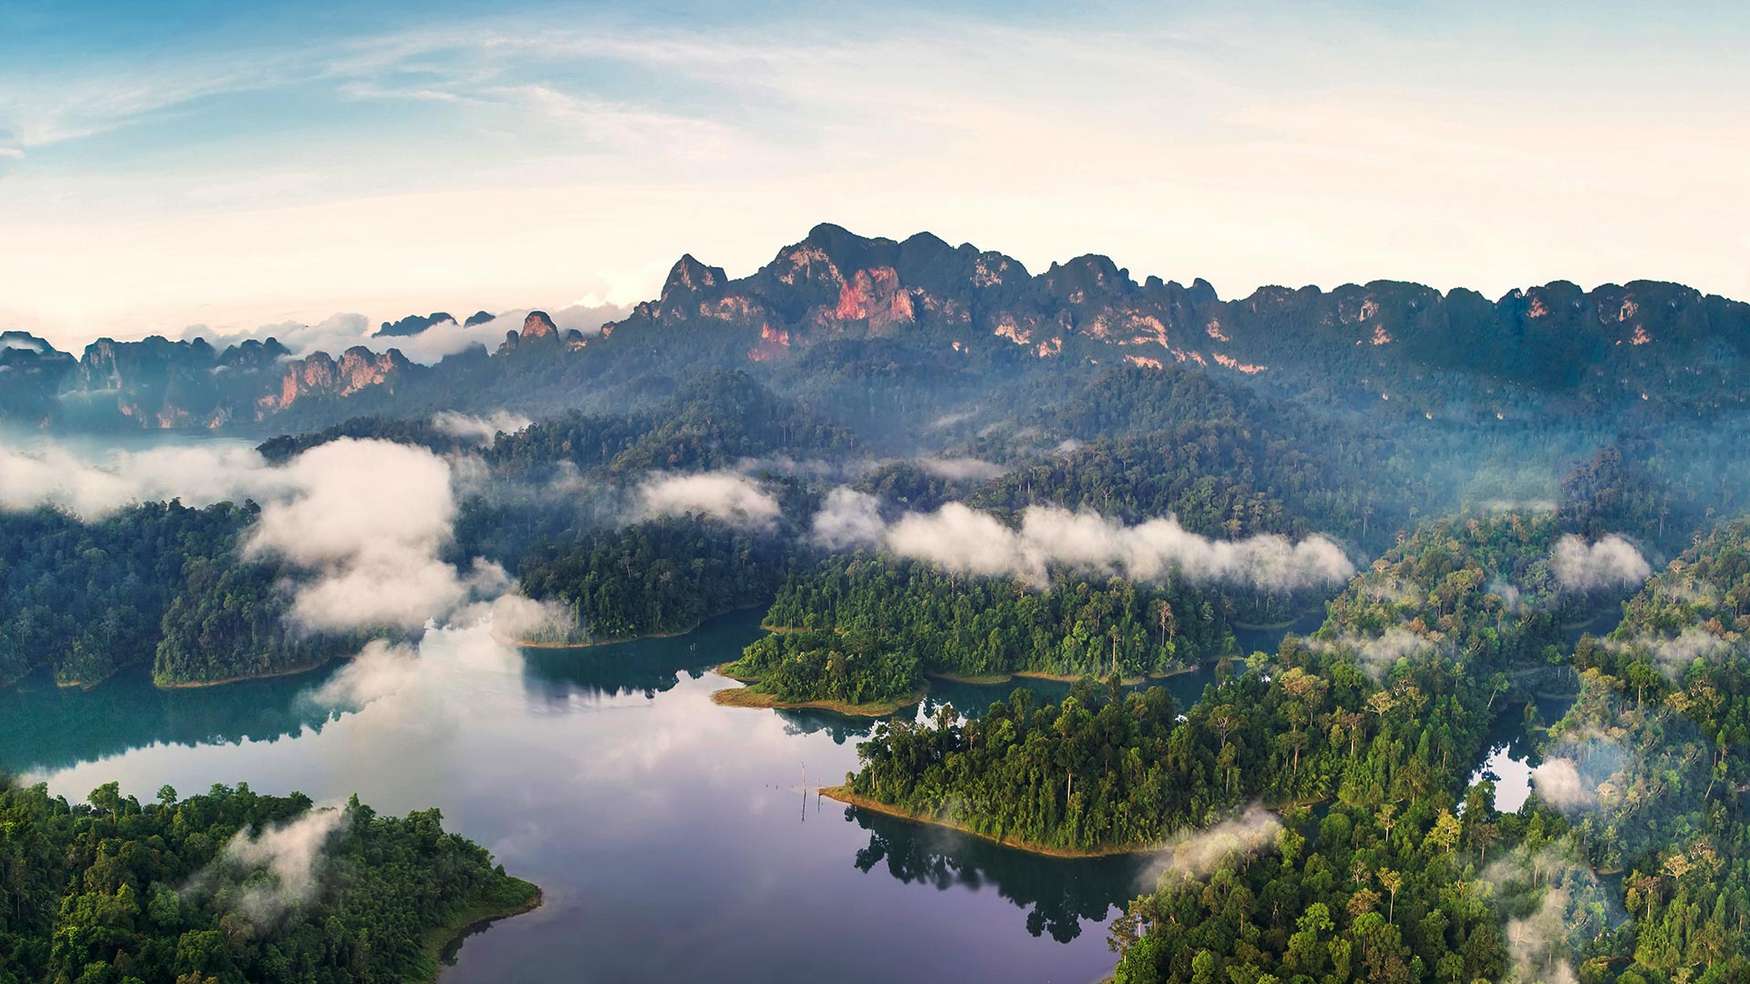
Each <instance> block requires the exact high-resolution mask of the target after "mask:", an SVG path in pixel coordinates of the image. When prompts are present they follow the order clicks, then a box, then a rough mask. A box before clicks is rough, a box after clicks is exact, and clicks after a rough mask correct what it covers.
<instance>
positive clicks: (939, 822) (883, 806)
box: [817, 784, 1154, 861]
mask: <svg viewBox="0 0 1750 984" xmlns="http://www.w3.org/2000/svg"><path fill="white" fill-rule="evenodd" d="M817 792H819V793H820V794H821V795H822V796H825V797H826V798H827V799H831V800H837V801H838V802H840V803H843V804H845V805H846V806H854V807H856V808H857V809H860V810H869V811H870V812H872V813H880V814H884V815H886V816H890V817H894V818H896V819H899V820H905V821H908V822H910V823H917V824H924V825H927V826H932V827H941V828H943V829H945V830H952V831H955V832H957V833H962V834H965V835H967V836H969V837H976V838H978V839H979V840H982V841H988V842H989V843H992V844H995V845H997V846H998V847H1006V848H1010V849H1011V850H1016V851H1023V852H1025V853H1027V854H1036V855H1039V856H1041V857H1048V858H1058V859H1060V860H1065V861H1075V860H1087V859H1090V858H1112V857H1120V856H1123V855H1134V854H1151V853H1153V851H1154V848H1152V847H1149V846H1145V845H1136V846H1130V847H1102V848H1095V849H1093V850H1081V849H1078V848H1073V847H1051V846H1049V845H1046V844H1034V843H1031V842H1029V841H1023V840H1005V839H1003V838H1001V837H998V836H996V835H995V834H987V833H985V832H983V831H980V830H974V829H972V828H971V827H969V826H967V825H965V824H963V823H960V822H958V821H955V820H947V819H943V818H941V817H931V816H926V815H924V814H921V813H917V812H914V811H912V810H908V809H905V808H904V807H899V806H894V805H893V804H891V803H883V802H881V801H880V800H874V799H870V798H869V797H867V796H860V795H858V794H856V793H854V792H852V791H851V787H850V786H849V785H848V784H845V785H839V786H821V787H820V788H819V789H818V790H817Z"/></svg>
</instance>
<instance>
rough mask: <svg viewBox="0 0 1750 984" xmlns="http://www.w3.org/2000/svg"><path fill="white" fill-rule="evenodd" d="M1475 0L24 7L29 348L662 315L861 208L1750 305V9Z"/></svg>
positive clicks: (1112, 246) (1034, 241) (9, 52)
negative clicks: (1641, 282)
mask: <svg viewBox="0 0 1750 984" xmlns="http://www.w3.org/2000/svg"><path fill="white" fill-rule="evenodd" d="M325 7H326V8H327V9H324V8H325ZM1456 7H1458V5H1424V4H1417V3H1409V2H1372V3H1359V2H1357V3H1294V4H1245V5H1215V4H1208V5H1205V4H1197V3H1155V4H1147V5H1125V4H1111V3H1097V4H1044V3H1032V2H1010V3H1002V4H997V3H972V4H959V3H953V2H941V0H939V2H931V3H922V4H914V5H906V4H898V5H871V4H855V5H830V4H806V5H802V4H797V5H791V4H777V3H769V2H756V3H746V4H689V3H677V2H658V3H644V4H599V3H598V4H588V3H583V4H577V3H573V4H554V3H524V4H510V5H506V4H493V5H486V4H476V3H468V2H456V0H439V2H435V3H406V2H400V0H391V2H385V3H378V4H368V5H367V4H347V5H344V6H342V5H332V6H329V5H324V4H321V3H312V2H302V3H278V2H271V3H250V2H246V0H232V2H227V3H209V2H186V0H183V2H178V0H169V2H163V3H155V4H137V3H132V2H127V3H91V2H80V0H62V2H57V3H36V2H34V0H30V2H22V3H21V2H20V0H0V328H20V329H24V330H27V331H32V332H35V333H37V334H40V335H44V336H46V337H47V338H49V339H50V340H51V341H53V342H55V343H56V344H57V345H60V346H61V347H63V348H68V347H72V348H77V346H79V345H82V344H84V342H86V341H88V340H90V339H91V338H93V337H96V336H99V335H109V336H112V337H116V338H129V337H138V336H142V335H145V334H152V333H158V334H166V335H170V336H172V337H175V336H179V335H182V334H185V333H187V332H188V331H189V330H190V326H206V328H207V329H209V330H211V331H214V332H218V333H242V332H249V331H254V330H257V329H259V327H260V326H263V325H271V324H280V323H285V322H299V323H306V324H315V323H318V322H323V321H324V320H325V319H327V320H329V321H332V319H333V318H334V316H336V315H351V316H352V317H353V320H355V321H358V322H359V323H368V324H374V323H375V322H377V321H381V320H390V319H395V318H399V317H401V316H403V315H405V314H409V313H414V312H429V311H433V310H447V311H452V312H455V313H457V314H458V315H460V314H463V313H467V312H472V311H474V310H476V309H482V308H484V309H486V310H490V311H495V312H496V311H505V310H508V309H513V308H515V309H521V308H528V307H544V308H554V309H557V308H567V307H575V306H580V305H581V306H582V307H584V308H594V307H596V306H599V305H602V304H627V303H631V302H635V301H637V300H640V299H643V298H646V297H651V296H654V295H655V294H656V293H657V291H658V289H659V288H660V285H661V282H662V278H663V276H664V274H665V273H666V272H667V270H668V267H669V266H670V265H671V264H672V263H673V262H674V260H675V259H676V258H677V257H678V256H680V255H681V254H682V253H683V252H691V253H693V254H694V255H696V256H698V257H699V258H700V259H702V260H704V261H706V262H708V263H712V264H715V265H721V266H724V267H726V268H727V269H728V271H729V272H730V274H731V275H736V276H739V275H743V274H746V273H749V272H751V271H752V270H753V269H755V268H756V267H758V266H759V265H760V264H762V263H764V262H766V261H767V260H769V259H771V257H772V256H773V255H774V254H775V253H776V252H777V251H778V249H779V248H780V247H782V246H783V245H785V244H788V243H792V242H795V241H796V240H798V239H800V238H801V237H802V236H803V235H805V234H806V232H807V230H808V228H809V227H810V226H812V225H814V224H815V223H817V222H822V221H830V222H836V223H838V224H840V225H843V226H845V227H847V228H849V229H851V230H852V231H855V232H859V233H862V234H865V235H883V236H890V237H894V238H903V237H905V236H907V235H909V234H911V233H914V232H918V231H922V230H927V231H930V232H934V233H936V234H937V235H939V236H941V237H943V238H944V239H947V240H948V241H950V242H952V243H960V242H972V243H974V244H976V245H978V246H979V247H981V248H988V249H997V250H1001V251H1003V252H1006V253H1009V254H1010V255H1013V256H1015V257H1017V258H1019V259H1020V260H1022V261H1023V262H1024V263H1026V264H1027V266H1028V267H1029V268H1030V269H1034V270H1040V269H1043V268H1044V267H1045V266H1047V265H1048V264H1049V263H1050V262H1051V261H1052V260H1056V259H1065V258H1068V257H1071V256H1075V255H1078V254H1081V253H1086V252H1099V253H1104V254H1106V255H1109V256H1111V257H1112V258H1113V259H1114V260H1116V261H1117V262H1118V263H1119V265H1121V266H1125V267H1128V268H1129V269H1130V270H1131V272H1132V274H1133V275H1135V276H1136V277H1137V278H1138V279H1141V278H1142V277H1144V276H1146V275H1149V274H1155V275H1159V276H1161V277H1163V278H1166V279H1176V280H1179V281H1182V282H1189V281H1190V280H1191V279H1192V278H1194V277H1199V276H1201V277H1204V278H1206V279H1208V280H1210V281H1211V282H1213V283H1214V284H1215V286H1216V288H1217V290H1218V291H1219V292H1220V293H1221V294H1222V296H1224V297H1233V296H1243V295H1245V294H1247V293H1249V292H1250V291H1251V290H1253V289H1254V288H1256V287H1258V286H1260V285H1263V284H1286V285H1290V286H1299V285H1302V284H1309V283H1310V284H1318V285H1322V286H1325V287H1332V286H1336V285H1338V284H1341V283H1345V282H1354V281H1366V280H1373V279H1403V280H1415V281H1420V282H1423V283H1428V284H1431V285H1433V286H1435V287H1439V288H1441V289H1448V288H1452V287H1458V286H1465V287H1472V288H1475V289H1479V290H1482V291H1484V292H1485V293H1489V294H1491V295H1499V294H1502V293H1505V292H1506V291H1507V290H1509V289H1511V288H1513V287H1517V286H1527V285H1530V284H1534V283H1542V282H1546V281H1548V280H1552V279H1568V280H1573V281H1576V282H1579V283H1580V284H1582V285H1584V286H1588V287H1590V286H1593V285H1596V284H1599V283H1604V282H1623V281H1626V280H1631V279H1637V278H1652V279H1667V280H1677V281H1682V282H1685V283H1688V284H1691V285H1693V286H1696V287H1698V288H1700V289H1702V290H1704V291H1708V292H1714V293H1721V294H1726V295H1728V296H1735V297H1739V298H1746V299H1750V191H1747V190H1746V181H1745V173H1746V167H1745V163H1746V161H1750V59H1745V58H1743V57H1741V54H1740V52H1741V51H1742V50H1743V46H1744V45H1745V43H1746V42H1750V12H1747V11H1750V7H1746V5H1742V4H1726V3H1718V4H1712V3H1700V4H1676V5H1664V9H1662V10H1661V9H1656V8H1655V6H1654V5H1639V4H1637V5H1613V4H1609V3H1606V4H1587V5H1584V8H1583V9H1582V5H1573V7H1572V9H1569V8H1565V7H1558V6H1555V5H1547V4H1542V5H1540V4H1518V5H1508V4H1498V3H1491V2H1482V3H1473V4H1466V5H1463V9H1462V10H1458V9H1452V8H1456ZM361 8H363V9H361ZM359 315H362V319H361V318H359V317H358V316H359Z"/></svg>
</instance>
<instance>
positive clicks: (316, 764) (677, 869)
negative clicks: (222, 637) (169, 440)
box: [0, 612, 1209, 982]
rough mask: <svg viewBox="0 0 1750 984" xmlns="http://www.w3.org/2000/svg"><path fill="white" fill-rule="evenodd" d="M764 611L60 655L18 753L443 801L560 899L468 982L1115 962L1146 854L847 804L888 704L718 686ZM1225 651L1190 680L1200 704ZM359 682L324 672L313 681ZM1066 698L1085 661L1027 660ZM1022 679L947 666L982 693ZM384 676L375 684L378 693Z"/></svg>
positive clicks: (135, 788)
mask: <svg viewBox="0 0 1750 984" xmlns="http://www.w3.org/2000/svg"><path fill="white" fill-rule="evenodd" d="M758 618H759V613H757V612H747V613H741V614H737V615H733V616H729V617H726V618H723V619H719V620H716V621H714V622H712V623H710V624H708V625H706V626H705V627H703V628H701V629H700V630H699V631H697V632H694V633H692V634H690V635H687V636H681V637H675V638H668V639H652V640H645V641H640V642H634V643H626V644H621V645H614V646H603V647H597V648H592V649H578V650H531V651H519V650H516V649H514V648H511V647H508V646H505V645H502V644H499V643H496V642H494V641H493V640H491V639H490V636H489V635H486V634H484V633H482V632H474V631H438V632H432V633H428V634H427V637H426V640H425V642H424V643H423V644H422V646H421V650H420V657H419V660H418V661H417V668H416V670H417V671H416V672H414V673H408V674H402V675H401V676H399V677H397V676H395V675H393V674H391V675H389V676H388V677H387V678H377V677H370V678H368V679H366V678H365V677H364V675H363V674H361V672H360V668H358V667H344V666H336V667H330V668H327V669H325V670H321V671H318V672H316V673H311V674H306V675H304V676H299V677H289V678H283V679H276V680H261V681H252V682H247V683H241V684H235V685H230V686H225V687H218V688H210V689H204V690H185V691H160V690H157V689H155V688H153V687H152V685H151V681H150V679H149V677H148V676H147V674H146V673H145V672H144V671H135V672H130V673H127V674H124V675H123V676H121V677H118V678H117V679H114V680H111V681H109V682H108V683H106V684H104V685H102V686H100V687H97V688H95V689H93V690H90V691H78V690H59V689H57V688H55V687H54V686H53V684H52V682H50V681H49V680H48V679H47V678H46V677H38V678H33V679H32V680H30V681H27V683H26V685H25V686H23V687H21V688H18V689H15V690H12V691H4V692H0V770H6V771H12V772H22V773H24V774H25V776H26V778H27V780H28V781H41V782H46V783H47V784H48V785H49V787H50V789H51V790H52V791H53V792H55V793H59V794H63V795H65V796H67V797H69V798H70V799H82V798H84V796H85V795H86V794H87V793H88V792H90V791H91V790H92V789H93V788H95V787H96V786H98V785H100V784H102V783H104V782H108V781H110V780H112V779H113V780H119V781H120V783H121V785H122V790H123V792H124V793H131V794H133V795H136V796H138V797H140V798H141V799H147V798H150V797H152V796H154V795H155V794H156V792H157V790H158V788H159V787H160V786H161V785H164V784H166V783H168V784H170V785H172V786H174V787H176V788H177V789H178V790H179V791H181V792H182V793H183V794H185V795H186V794H189V793H193V792H199V791H202V790H205V789H206V788H207V787H208V786H210V785H211V784H213V783H227V784H235V783H237V782H240V781H243V782H247V783H249V785H250V787H251V788H253V789H256V790H258V791H260V792H270V793H285V792H289V791H292V790H301V791H303V792H304V793H306V794H308V795H310V796H311V797H313V798H315V799H317V800H318V801H331V800H341V799H344V798H345V797H346V796H348V795H349V794H351V793H354V792H356V793H358V794H359V797H360V798H361V799H362V800H364V801H365V802H367V803H369V804H370V805H372V806H373V807H375V808H376V809H377V810H379V811H382V812H388V813H397V814H398V813H403V812H405V811H407V810H413V809H423V808H425V807H427V806H437V807H439V808H440V809H442V811H443V814H444V819H445V825H446V826H447V827H448V828H450V829H453V830H457V831H459V832H461V833H464V834H466V835H467V836H468V837H470V838H473V839H474V840H477V841H479V842H480V843H482V844H484V845H486V846H487V847H488V848H489V849H490V850H491V851H492V852H493V854H494V855H496V856H497V858H498V860H499V861H500V862H501V863H502V864H504V866H505V867H506V869H507V870H509V871H510V872H512V873H513V874H516V875H519V876H521V877H524V878H528V879H529V880H531V881H534V882H536V883H537V884H539V885H540V886H541V887H542V889H543V890H544V891H545V893H546V904H545V905H544V906H542V908H540V909H539V910H537V911H536V912H533V913H531V914H528V915H525V916H521V917H518V918H515V919H511V920H508V921H504V922H500V923H497V924H495V925H493V926H492V927H490V928H489V929H487V930H485V931H484V932H481V933H478V934H476V935H473V936H471V937H469V938H468V939H467V940H465V941H464V942H463V943H462V945H461V947H460V949H459V951H458V952H457V953H456V954H455V955H454V957H455V963H454V965H453V966H452V967H450V968H449V969H448V970H447V971H446V972H445V975H444V978H443V979H444V980H445V981H446V982H452V981H454V982H462V981H551V980H585V981H587V980H603V981H609V980H625V979H628V978H632V977H639V978H647V979H648V978H656V979H661V978H670V977H672V978H683V979H711V980H723V981H791V980H795V981H802V980H818V979H821V978H823V977H829V978H832V979H836V980H842V981H877V980H881V981H885V980H892V979H893V978H894V977H896V976H900V975H903V976H907V977H926V978H927V977H943V976H950V975H951V976H953V977H955V978H957V979H970V980H1015V981H1072V982H1088V981H1093V980H1096V979H1098V978H1100V977H1101V976H1103V975H1104V974H1105V973H1107V972H1108V971H1109V970H1110V969H1111V966H1112V963H1113V956H1112V954H1111V952H1110V951H1109V950H1108V949H1107V946H1106V932H1105V925H1106V923H1107V922H1108V920H1109V919H1111V918H1112V917H1113V916H1116V915H1117V914H1118V913H1119V912H1121V911H1122V907H1123V905H1124V904H1125V903H1126V902H1127V901H1128V900H1129V899H1130V898H1131V897H1133V896H1135V895H1137V894H1139V893H1140V892H1141V891H1143V890H1145V889H1146V888H1148V887H1151V886H1145V885H1143V884H1142V883H1141V877H1142V869H1143V862H1142V861H1141V860H1140V859H1135V858H1106V859H1096V860H1075V861H1068V860H1057V859H1047V858H1038V857H1034V856H1031V855H1027V854H1023V853H1020V852H1016V851H1012V850H1008V849H1005V848H999V847H997V846H995V845H992V844H989V843H986V842H983V841H978V840H975V839H971V838H967V837H964V836H961V835H958V834H955V833H953V832H950V831H945V830H940V829H936V828H931V827H922V826H918V825H914V824H909V823H905V822H903V821H899V820H895V819H892V818H888V817H884V816H879V815H873V814H868V813H865V812H863V811H859V810H854V809H849V808H846V807H844V806H842V805H840V804H838V803H835V802H833V801H831V800H826V799H822V798H820V797H818V796H816V795H815V794H814V792H813V789H814V788H815V787H818V786H821V785H830V784H835V783H838V782H841V781H842V780H843V778H844V774H845V772H846V771H847V770H850V769H852V768H854V767H855V765H856V750H855V747H856V743H857V741H858V740H860V739H861V738H862V737H864V736H866V735H867V734H868V733H869V730H870V727H871V725H870V724H869V723H868V722H866V721H858V720H853V719H848V718H843V717H838V716H835V715H830V714H819V713H794V712H784V711H776V712H774V711H770V710H759V709H743V708H727V707H720V706H718V705H716V704H714V703H712V702H711V699H710V697H711V693H712V691H714V690H717V689H720V688H723V687H728V686H734V685H735V684H734V683H733V681H730V680H728V679H726V678H723V677H721V676H718V675H716V674H715V673H712V672H711V671H710V667H712V666H714V665H716V664H718V663H720V662H723V661H725V660H728V659H731V658H733V657H734V656H736V655H738V654H739V652H740V649H741V647H742V646H743V645H745V644H746V643H747V642H749V641H751V640H752V639H754V638H756V637H757V636H758V635H759V628H758ZM1208 679H1209V675H1208V674H1207V673H1198V674H1186V675H1183V676H1178V677H1173V678H1170V680H1168V681H1167V683H1168V685H1169V686H1171V687H1172V689H1173V690H1174V692H1175V695H1176V696H1177V697H1178V699H1179V701H1180V703H1181V704H1182V705H1188V704H1189V703H1190V702H1191V701H1192V700H1194V699H1195V697H1196V696H1197V694H1199V693H1201V691H1202V688H1203V685H1204V683H1206V682H1207V681H1208ZM324 685H326V687H327V691H341V692H344V693H346V694H348V696H347V697H346V699H343V700H341V701H340V702H339V706H325V705H324V704H321V703H318V702H317V701H315V700H313V699H312V694H313V693H314V692H316V691H317V689H318V688H321V687H323V686H324ZM1025 686H1028V687H1029V688H1031V689H1034V690H1037V691H1038V692H1040V693H1041V694H1043V695H1045V696H1048V697H1052V698H1055V697H1056V696H1059V695H1060V694H1061V693H1062V692H1063V691H1064V690H1066V689H1067V687H1066V686H1065V685H1062V684H1054V683H1046V682H1037V681H1027V682H1026V683H1025ZM1011 689H1012V688H1011V687H1009V686H999V687H971V686H965V685H940V686H938V688H937V689H936V690H935V691H934V692H933V693H932V695H931V697H930V698H928V699H926V701H925V702H924V704H923V705H922V706H921V707H920V708H919V709H918V711H917V712H916V713H919V714H931V713H933V708H934V706H935V704H936V702H938V701H940V700H948V701H951V702H952V703H953V704H954V706H955V707H956V708H957V709H961V710H963V711H965V712H966V713H969V714H977V713H979V712H981V711H982V710H983V708H984V707H985V706H986V705H988V703H989V702H990V701H991V700H993V699H995V698H997V697H1001V696H1004V695H1006V694H1007V693H1008V692H1009V691H1010V690H1011ZM366 698H369V699H366Z"/></svg>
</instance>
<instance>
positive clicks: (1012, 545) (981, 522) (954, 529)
mask: <svg viewBox="0 0 1750 984" xmlns="http://www.w3.org/2000/svg"><path fill="white" fill-rule="evenodd" d="M883 542H884V543H885V544H886V546H887V549H889V550H891V551H893V552H894V553H896V554H898V555H900V556H901V557H914V558H917V559H919V560H927V561H929V562H930V563H932V564H935V565H936V566H937V567H940V568H942V569H944V570H949V571H954V572H956V573H964V574H1013V575H1015V576H1017V577H1021V578H1024V579H1026V580H1029V581H1032V582H1035V583H1040V582H1043V580H1044V577H1045V572H1044V569H1043V568H1042V566H1041V565H1040V564H1039V563H1038V562H1037V560H1036V559H1035V558H1032V557H1029V556H1028V555H1027V554H1026V553H1025V551H1023V549H1022V546H1021V541H1020V537H1019V536H1018V535H1017V534H1016V533H1015V531H1013V530H1011V529H1009V528H1008V527H1007V526H1004V525H1003V524H1002V522H1001V521H1000V520H998V519H997V518H996V517H995V516H992V515H990V514H989V513H983V512H978V511H977V510H974V509H971V508H968V507H967V506H966V505H965V504H964V503H959V502H950V503H948V504H947V505H944V506H943V507H942V508H940V509H938V510H936V511H935V512H933V513H906V514H905V515H904V516H901V517H900V518H899V521H898V522H896V523H894V524H893V525H892V526H891V527H889V528H888V530H887V533H886V536H885V537H884V539H883Z"/></svg>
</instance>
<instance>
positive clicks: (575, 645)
mask: <svg viewBox="0 0 1750 984" xmlns="http://www.w3.org/2000/svg"><path fill="white" fill-rule="evenodd" d="M759 607H761V606H760V605H757V604H754V605H743V606H742V607H740V608H729V609H725V610H724V611H720V612H714V613H712V614H710V615H706V616H705V617H704V618H701V619H699V620H698V621H697V622H694V623H693V624H692V625H689V626H687V627H686V628H684V629H676V630H674V631H672V632H643V633H640V634H638V635H629V636H617V637H615V638H612V639H591V640H589V641H588V642H536V641H534V640H532V639H512V640H511V641H510V644H511V645H512V646H515V647H516V648H518V649H550V650H553V649H594V648H596V647H598V646H618V645H620V644H622V643H627V642H643V641H644V640H646V639H674V638H678V637H680V636H684V635H692V634H693V633H695V632H697V631H699V629H700V628H702V627H703V626H704V625H705V623H706V622H710V621H713V620H715V619H720V618H724V617H727V616H729V615H734V614H735V613H736V612H751V611H753V610H754V609H756V608H759ZM760 628H762V629H764V628H765V626H763V625H762V626H760ZM768 631H770V630H768Z"/></svg>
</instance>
